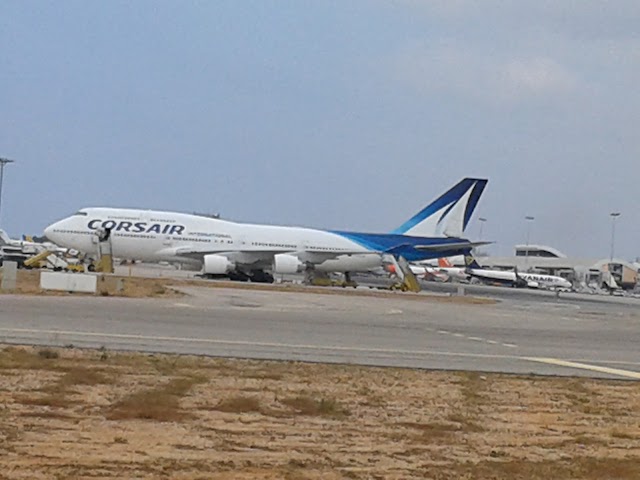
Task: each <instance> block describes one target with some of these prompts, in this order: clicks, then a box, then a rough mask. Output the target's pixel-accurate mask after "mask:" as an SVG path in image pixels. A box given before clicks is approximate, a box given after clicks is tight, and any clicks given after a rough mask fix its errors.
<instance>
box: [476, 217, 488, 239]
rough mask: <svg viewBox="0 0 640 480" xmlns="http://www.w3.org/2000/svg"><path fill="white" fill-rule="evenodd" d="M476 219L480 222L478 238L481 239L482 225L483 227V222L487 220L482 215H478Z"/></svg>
mask: <svg viewBox="0 0 640 480" xmlns="http://www.w3.org/2000/svg"><path fill="white" fill-rule="evenodd" d="M478 221H479V222H480V238H479V239H478V240H482V227H484V222H486V221H487V219H486V218H484V217H478Z"/></svg>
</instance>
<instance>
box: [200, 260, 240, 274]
mask: <svg viewBox="0 0 640 480" xmlns="http://www.w3.org/2000/svg"><path fill="white" fill-rule="evenodd" d="M235 268H236V266H235V264H234V263H233V262H230V261H229V259H228V258H227V257H224V256H222V255H205V256H204V268H203V269H202V270H203V271H202V273H208V274H211V275H224V274H226V273H229V272H230V271H231V270H234V269H235Z"/></svg>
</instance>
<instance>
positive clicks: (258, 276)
mask: <svg viewBox="0 0 640 480" xmlns="http://www.w3.org/2000/svg"><path fill="white" fill-rule="evenodd" d="M249 278H250V280H251V281H252V282H254V283H273V281H274V278H273V275H271V274H270V273H267V272H265V271H264V270H252V271H251V273H250V274H249Z"/></svg>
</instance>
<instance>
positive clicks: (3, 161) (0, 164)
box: [0, 157, 14, 214]
mask: <svg viewBox="0 0 640 480" xmlns="http://www.w3.org/2000/svg"><path fill="white" fill-rule="evenodd" d="M13 162H14V160H9V159H8V158H2V157H0V214H2V182H3V180H4V166H5V165H8V164H9V163H13Z"/></svg>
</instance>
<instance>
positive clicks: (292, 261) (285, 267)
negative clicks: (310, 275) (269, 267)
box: [273, 253, 306, 274]
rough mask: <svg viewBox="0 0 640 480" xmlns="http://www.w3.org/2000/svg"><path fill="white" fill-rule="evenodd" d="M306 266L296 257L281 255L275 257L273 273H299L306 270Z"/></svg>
mask: <svg viewBox="0 0 640 480" xmlns="http://www.w3.org/2000/svg"><path fill="white" fill-rule="evenodd" d="M305 267H306V266H305V264H304V263H303V262H301V261H300V259H299V258H298V257H296V256H295V255H288V254H286V253H280V254H278V255H274V257H273V272H274V273H280V274H290V273H299V272H302V271H303V270H304V269H305Z"/></svg>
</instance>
